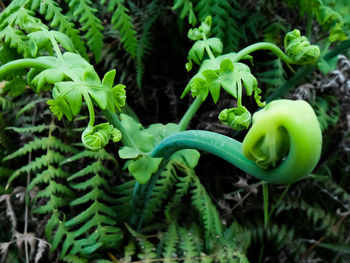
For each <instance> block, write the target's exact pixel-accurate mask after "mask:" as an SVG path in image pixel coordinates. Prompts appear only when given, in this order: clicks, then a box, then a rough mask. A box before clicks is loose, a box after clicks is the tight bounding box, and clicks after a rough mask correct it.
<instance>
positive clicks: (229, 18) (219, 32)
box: [212, 0, 243, 52]
mask: <svg viewBox="0 0 350 263" xmlns="http://www.w3.org/2000/svg"><path fill="white" fill-rule="evenodd" d="M214 2H215V5H214V6H213V11H212V12H213V15H214V17H213V26H212V33H213V34H214V35H215V36H216V37H218V38H220V39H221V40H222V42H223V45H224V48H225V50H226V51H228V52H232V51H235V50H237V48H238V44H239V40H240V38H242V37H243V34H242V33H241V30H240V26H239V22H238V19H239V18H240V17H241V16H242V13H243V9H242V7H241V5H239V4H237V3H236V1H235V0H228V1H214ZM238 10H239V11H238Z"/></svg>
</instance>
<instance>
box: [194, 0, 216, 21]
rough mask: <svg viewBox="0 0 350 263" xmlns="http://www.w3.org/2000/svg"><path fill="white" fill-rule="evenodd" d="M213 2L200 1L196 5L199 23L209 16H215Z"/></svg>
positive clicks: (208, 0) (211, 0) (209, 0)
mask: <svg viewBox="0 0 350 263" xmlns="http://www.w3.org/2000/svg"><path fill="white" fill-rule="evenodd" d="M212 5H213V0H199V1H198V2H197V3H196V6H195V11H196V12H197V14H198V15H197V17H198V21H204V20H205V18H206V17H207V16H211V15H213V14H212V12H213V10H212Z"/></svg>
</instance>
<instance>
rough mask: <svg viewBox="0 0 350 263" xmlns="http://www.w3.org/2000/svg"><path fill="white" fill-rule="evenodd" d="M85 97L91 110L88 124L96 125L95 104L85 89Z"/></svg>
mask: <svg viewBox="0 0 350 263" xmlns="http://www.w3.org/2000/svg"><path fill="white" fill-rule="evenodd" d="M83 97H84V99H85V102H86V105H87V107H88V110H89V116H90V120H89V123H88V126H94V123H95V111H94V106H93V105H92V101H91V99H90V96H89V94H88V93H87V92H86V91H83Z"/></svg>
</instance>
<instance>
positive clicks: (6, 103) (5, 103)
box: [0, 96, 13, 111]
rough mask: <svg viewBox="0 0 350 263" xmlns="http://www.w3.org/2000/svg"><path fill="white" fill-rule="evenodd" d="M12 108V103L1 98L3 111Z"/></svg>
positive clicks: (0, 105)
mask: <svg viewBox="0 0 350 263" xmlns="http://www.w3.org/2000/svg"><path fill="white" fill-rule="evenodd" d="M12 106H13V103H12V101H10V100H9V99H7V98H4V97H1V96H0V108H2V110H3V111H7V110H10V109H11V108H12Z"/></svg>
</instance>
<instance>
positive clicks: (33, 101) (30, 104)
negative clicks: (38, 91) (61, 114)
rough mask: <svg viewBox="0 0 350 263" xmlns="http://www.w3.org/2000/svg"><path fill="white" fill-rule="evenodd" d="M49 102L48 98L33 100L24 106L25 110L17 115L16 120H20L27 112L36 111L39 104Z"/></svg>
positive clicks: (22, 109) (21, 110)
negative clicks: (35, 108)
mask: <svg viewBox="0 0 350 263" xmlns="http://www.w3.org/2000/svg"><path fill="white" fill-rule="evenodd" d="M47 100H48V98H36V99H33V100H31V101H30V102H28V103H27V104H25V105H24V106H23V108H21V109H20V110H19V111H18V112H17V114H16V118H19V117H20V116H21V115H23V114H24V113H25V112H27V111H31V110H33V109H34V107H35V105H36V104H38V103H42V102H46V101H47Z"/></svg>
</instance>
